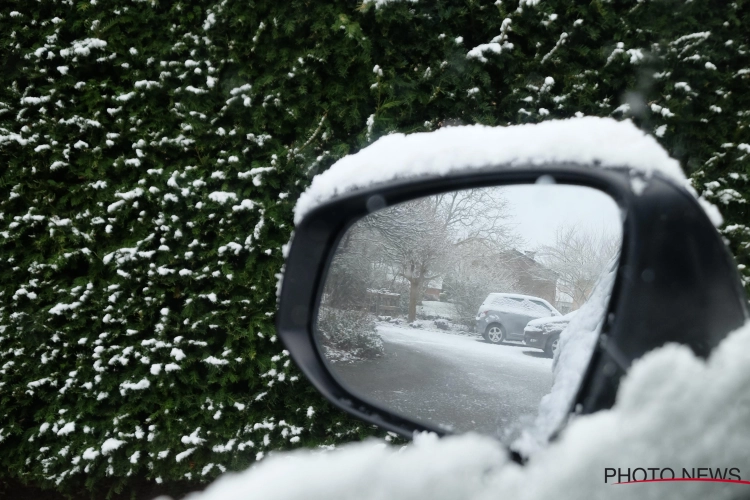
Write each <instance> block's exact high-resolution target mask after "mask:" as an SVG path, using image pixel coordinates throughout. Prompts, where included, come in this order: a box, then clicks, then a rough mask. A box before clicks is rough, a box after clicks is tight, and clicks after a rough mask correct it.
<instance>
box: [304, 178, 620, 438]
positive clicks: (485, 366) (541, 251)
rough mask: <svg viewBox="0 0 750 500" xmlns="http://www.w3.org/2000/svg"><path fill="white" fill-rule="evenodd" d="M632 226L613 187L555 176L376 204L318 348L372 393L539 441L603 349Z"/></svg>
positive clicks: (332, 289) (459, 428) (354, 385)
mask: <svg viewBox="0 0 750 500" xmlns="http://www.w3.org/2000/svg"><path fill="white" fill-rule="evenodd" d="M373 204H374V203H373ZM622 227H623V215H622V213H621V211H620V208H619V207H618V205H617V204H616V203H615V202H614V200H613V199H612V198H611V197H609V196H608V195H607V194H605V193H603V192H601V191H598V190H596V189H593V188H589V187H584V186H576V185H566V184H555V183H554V180H553V179H551V178H541V179H540V181H539V182H537V183H536V184H528V185H506V186H501V187H489V188H480V189H467V190H459V191H453V192H448V193H443V194H439V195H434V196H428V197H424V198H419V199H416V200H413V201H409V202H406V203H402V204H399V205H394V206H390V207H386V208H382V209H379V210H376V211H374V212H372V213H371V214H369V215H367V216H365V217H364V218H362V219H360V220H359V221H357V222H356V223H355V224H354V225H352V226H351V227H350V228H349V229H348V231H347V232H346V233H345V234H344V235H343V237H342V239H341V241H340V243H339V245H338V247H337V249H336V252H335V255H334V257H333V260H332V262H331V264H330V266H329V269H328V273H327V276H326V281H325V285H324V289H323V293H322V296H321V300H320V305H319V307H318V311H317V321H316V329H315V336H316V342H317V344H318V347H319V349H320V351H321V353H322V355H323V357H324V358H325V360H326V362H327V364H328V367H329V370H330V371H331V372H332V374H333V375H334V377H336V378H337V379H338V380H339V382H340V383H341V384H342V385H343V386H345V387H346V388H348V389H349V390H350V391H351V392H352V393H353V394H355V395H357V396H358V397H360V398H361V399H363V400H366V401H368V402H370V403H372V404H374V405H376V406H378V407H381V408H385V409H388V410H389V411H391V412H393V413H396V414H398V415H400V416H403V417H407V418H409V419H411V420H417V421H420V422H423V423H425V424H428V425H431V426H432V427H435V428H440V429H444V430H446V431H450V432H467V431H475V432H480V433H483V434H491V435H494V436H497V437H499V438H500V439H502V440H503V441H505V442H506V443H510V442H513V441H516V442H517V443H518V446H519V447H521V448H523V447H524V446H525V447H526V448H533V447H534V445H535V442H539V441H543V440H544V439H545V434H546V435H548V434H549V433H551V432H553V431H554V428H555V427H556V425H557V424H558V423H559V419H560V418H563V417H564V416H565V414H566V413H567V411H568V410H569V406H570V404H571V402H572V397H573V396H574V394H575V390H576V388H577V386H578V382H579V381H580V377H581V372H582V371H583V370H584V369H585V368H586V365H587V363H588V360H589V357H590V354H591V352H592V351H593V346H594V344H595V341H596V335H597V334H598V331H599V329H600V328H601V323H602V319H603V317H604V314H605V310H606V306H607V303H608V298H609V295H610V292H611V286H612V282H613V279H614V271H613V270H614V269H615V268H616V262H617V257H618V255H619V252H620V247H621V241H622ZM576 377H577V378H578V380H576ZM556 419H557V420H558V421H556Z"/></svg>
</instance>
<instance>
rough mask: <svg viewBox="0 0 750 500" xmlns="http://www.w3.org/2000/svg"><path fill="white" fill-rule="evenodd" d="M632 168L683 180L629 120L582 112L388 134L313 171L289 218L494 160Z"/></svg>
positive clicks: (672, 163)
mask: <svg viewBox="0 0 750 500" xmlns="http://www.w3.org/2000/svg"><path fill="white" fill-rule="evenodd" d="M551 162H574V163H577V164H581V165H590V166H599V167H604V168H611V167H623V166H626V167H630V168H633V169H635V170H638V171H641V172H643V173H644V174H645V175H646V177H648V176H650V175H651V174H652V173H653V172H654V171H658V172H661V173H662V174H664V175H666V176H668V177H670V178H671V179H673V180H674V181H675V182H676V183H677V184H679V185H684V184H685V183H686V181H685V175H684V174H683V173H682V170H681V169H680V165H679V163H678V162H677V161H676V160H674V159H672V158H670V157H669V155H668V154H667V152H666V151H665V150H664V149H663V148H662V147H661V146H660V145H659V143H657V142H656V140H655V139H654V138H653V137H651V136H649V135H647V134H645V133H644V132H643V131H641V130H639V129H638V128H637V127H636V126H635V125H634V124H633V123H632V122H630V121H619V122H618V121H616V120H614V119H611V118H597V117H592V116H589V117H582V118H571V119H567V120H549V121H545V122H542V123H537V124H526V125H516V126H510V127H487V126H483V125H467V126H462V127H447V128H442V129H439V130H436V131H434V132H425V133H416V134H410V135H404V134H391V135H388V136H385V137H383V138H381V139H380V140H378V141H376V142H375V143H373V144H372V145H371V146H369V147H367V148H365V149H363V150H361V151H360V152H358V153H356V154H353V155H349V156H346V157H344V158H342V159H341V160H339V161H338V162H336V163H335V164H334V165H333V166H331V168H330V169H328V170H327V171H326V172H324V173H322V174H320V175H318V176H316V177H315V178H314V179H313V181H312V184H311V185H310V187H309V188H308V189H307V191H305V192H304V193H303V194H302V195H301V196H300V198H299V200H298V201H297V206H296V207H295V209H294V221H295V223H299V222H300V221H301V220H302V218H303V217H304V216H305V214H307V213H308V212H309V211H310V210H312V209H314V208H315V207H316V206H318V205H320V204H321V203H324V202H326V201H328V200H329V199H331V198H333V197H335V196H338V195H341V194H343V193H346V192H349V191H353V190H355V189H361V188H367V187H370V186H372V185H373V184H380V183H384V182H387V181H390V180H394V179H407V178H415V177H420V176H427V175H447V174H449V173H452V172H457V171H461V170H472V169H480V168H485V167H490V166H493V165H507V166H509V167H514V166H520V165H529V164H530V165H544V164H549V163H551Z"/></svg>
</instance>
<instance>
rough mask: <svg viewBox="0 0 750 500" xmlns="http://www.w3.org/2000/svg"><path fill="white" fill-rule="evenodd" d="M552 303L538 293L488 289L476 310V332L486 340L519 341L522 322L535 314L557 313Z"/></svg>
mask: <svg viewBox="0 0 750 500" xmlns="http://www.w3.org/2000/svg"><path fill="white" fill-rule="evenodd" d="M560 316H562V314H560V312H559V311H558V310H557V309H555V308H554V307H553V306H552V304H550V303H549V302H547V301H546V300H544V299H541V298H539V297H533V296H531V295H519V294H514V293H491V294H489V295H488V296H487V298H486V299H484V302H482V305H481V306H479V311H478V312H477V317H476V321H477V332H478V333H481V334H482V336H483V337H484V339H485V340H486V341H487V342H491V343H493V344H500V343H502V342H505V341H506V340H515V341H522V340H523V339H524V328H525V327H526V324H527V323H528V322H529V321H531V320H534V319H537V318H549V317H560Z"/></svg>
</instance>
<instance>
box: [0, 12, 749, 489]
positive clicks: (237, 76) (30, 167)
mask: <svg viewBox="0 0 750 500" xmlns="http://www.w3.org/2000/svg"><path fill="white" fill-rule="evenodd" d="M520 3H521V4H522V5H521V6H519V1H516V0H503V1H498V2H495V3H493V2H491V1H490V0H483V1H479V0H460V1H455V0H453V1H448V0H436V1H433V2H428V1H425V0H420V1H418V2H399V1H392V2H390V3H385V4H384V5H382V6H380V7H379V8H376V7H375V6H373V5H369V4H364V5H357V4H355V3H353V2H350V1H344V0H338V1H330V2H310V1H302V0H289V1H285V2H275V1H273V2H272V1H266V0H257V1H248V0H242V1H240V0H222V1H219V2H217V1H210V0H190V1H189V2H175V3H171V2H157V1H156V0H111V1H106V2H104V1H101V0H99V1H93V0H92V1H83V0H82V1H76V2H74V1H73V0H62V1H59V0H40V1H38V2H32V3H29V2H23V1H20V0H7V1H5V2H3V5H2V8H0V42H1V43H0V54H2V63H3V65H2V67H3V74H2V76H0V78H2V81H3V84H2V85H1V86H0V162H1V164H2V167H0V262H2V265H0V407H1V408H2V411H1V412H0V441H2V447H3V453H2V454H0V462H1V463H2V465H3V471H5V472H4V474H6V475H7V476H8V477H13V478H17V479H20V480H22V481H26V482H30V483H34V484H40V485H44V486H48V487H50V486H51V487H56V488H58V489H60V490H62V491H76V488H79V487H80V485H81V483H85V484H86V486H87V487H88V488H90V489H95V488H100V487H101V485H102V484H107V485H114V486H113V488H115V489H120V488H123V487H127V486H128V485H129V484H130V482H131V481H132V480H133V479H132V478H135V477H140V478H144V477H145V478H150V479H154V480H157V481H176V480H188V481H195V482H206V481H208V480H210V479H211V478H213V477H215V476H216V475H217V474H219V473H220V472H221V471H222V470H225V469H233V470H236V469H241V468H244V467H247V466H248V465H249V464H251V463H252V462H253V461H255V460H257V459H259V458H260V457H262V456H263V455H264V454H266V453H268V452H269V451H271V450H277V449H288V448H293V447H298V446H318V445H331V444H336V443H341V442H344V441H347V440H351V439H356V438H358V437H363V436H365V435H368V434H371V433H372V432H373V431H372V430H371V429H370V428H367V427H365V426H362V425H361V424H358V423H357V422H354V421H352V420H351V419H349V418H347V417H345V416H344V415H342V414H341V413H339V412H338V411H335V410H333V409H332V408H331V407H330V406H328V405H327V404H326V403H325V402H324V401H323V400H322V399H321V398H320V397H319V396H318V395H317V394H316V393H315V392H314V391H313V389H312V388H310V387H309V386H308V385H307V383H306V382H305V381H304V380H302V379H300V375H299V374H298V373H297V372H296V371H295V369H294V368H293V367H292V366H290V362H289V359H288V357H287V356H286V354H285V353H284V352H283V351H282V346H281V345H279V342H278V341H277V339H276V337H275V334H274V328H273V316H274V308H275V293H276V290H275V288H276V282H277V278H276V275H277V273H278V272H279V270H280V268H281V264H282V260H283V257H282V247H283V245H284V244H285V243H286V242H287V241H288V239H289V235H290V232H291V220H292V217H291V210H292V206H293V203H294V200H295V199H296V198H297V196H298V195H299V193H300V192H301V191H302V190H303V189H304V188H305V186H306V185H307V184H308V183H309V180H310V179H311V177H312V176H313V175H314V174H315V173H317V172H319V171H321V170H323V169H325V168H327V167H328V166H329V165H330V164H331V163H332V162H333V161H335V160H336V159H338V158H340V157H342V156H343V155H345V154H348V153H350V152H353V151H356V150H357V149H359V148H361V147H363V146H364V145H366V144H368V143H369V142H371V141H373V140H375V139H376V138H377V137H379V136H381V135H383V134H387V133H390V132H393V131H403V132H418V131H426V130H432V129H435V128H438V127H440V126H444V125H448V124H453V123H484V124H489V125H505V124H517V123H534V122H538V121H541V120H545V119H550V118H565V117H572V116H575V115H577V114H580V113H582V114H587V115H599V116H614V117H617V118H632V119H634V120H635V121H636V123H638V124H639V126H641V127H642V128H643V129H644V130H646V131H648V132H652V133H654V134H655V135H656V137H657V138H658V140H659V141H660V142H661V143H662V144H663V145H664V147H665V148H667V150H668V151H669V152H670V153H671V154H672V155H673V156H675V157H676V158H678V159H679V160H680V161H681V162H682V164H683V166H684V167H685V169H686V171H688V172H689V173H691V174H692V177H693V183H694V186H695V188H696V189H697V190H698V191H699V192H704V193H705V195H706V197H707V198H708V199H710V200H712V201H714V202H716V203H717V204H718V205H719V206H720V208H721V209H722V211H723V213H724V215H725V218H726V220H727V224H726V225H725V226H724V229H723V231H724V233H725V235H726V236H727V238H728V239H729V241H730V245H731V247H732V249H733V250H734V251H735V255H736V256H737V259H738V261H739V263H740V265H741V267H742V269H743V270H744V265H747V264H748V263H749V261H750V253H749V251H748V248H749V247H750V245H749V243H750V238H749V237H748V234H749V233H750V228H748V225H747V224H746V221H747V215H748V214H747V202H746V200H747V195H748V193H749V192H750V189H749V188H748V169H750V159H749V158H750V156H748V155H750V137H749V135H750V134H749V133H748V123H749V122H750V94H748V92H747V85H748V81H750V60H749V58H748V51H750V47H748V43H747V35H746V26H747V25H748V24H749V22H750V15H749V14H748V12H749V11H750V7H749V5H750V4H749V3H748V2H747V1H745V0H738V1H736V2H734V3H729V4H721V5H719V4H716V3H715V2H713V3H712V2H707V1H705V0H694V1H692V2H685V1H682V0H679V1H678V0H660V1H656V0H646V1H640V0H639V1H636V0H631V1H624V0H612V1H603V0H594V1H592V2H584V3H576V2H569V1H563V0H542V1H540V2H534V1H531V0H520ZM534 4H536V5H534ZM482 44H489V45H486V46H485V50H482ZM745 276H750V273H748V272H745Z"/></svg>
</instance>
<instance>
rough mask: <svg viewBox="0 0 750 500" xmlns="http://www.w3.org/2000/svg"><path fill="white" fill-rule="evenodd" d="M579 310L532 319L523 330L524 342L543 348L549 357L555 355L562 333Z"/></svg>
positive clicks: (530, 345)
mask: <svg viewBox="0 0 750 500" xmlns="http://www.w3.org/2000/svg"><path fill="white" fill-rule="evenodd" d="M577 312H578V311H573V312H569V313H568V314H566V315H565V316H553V317H551V318H539V319H532V320H531V321H529V322H528V324H527V325H526V328H524V330H523V341H524V343H525V344H526V345H527V346H529V347H537V348H539V349H541V350H543V351H544V352H545V353H546V354H547V356H549V357H552V356H554V354H555V351H557V347H558V345H559V342H560V334H561V333H562V331H563V330H565V328H567V326H568V323H570V320H572V319H573V318H574V317H575V315H576V313H577Z"/></svg>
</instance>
